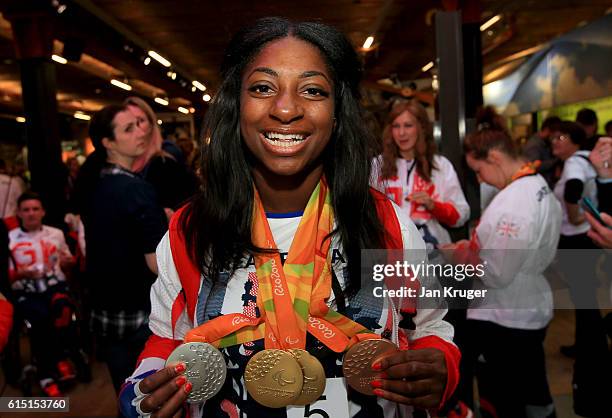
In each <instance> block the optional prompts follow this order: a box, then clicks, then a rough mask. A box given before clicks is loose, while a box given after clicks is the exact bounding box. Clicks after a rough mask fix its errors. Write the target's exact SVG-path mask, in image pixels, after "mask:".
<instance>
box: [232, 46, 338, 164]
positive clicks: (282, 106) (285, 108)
mask: <svg viewBox="0 0 612 418" xmlns="http://www.w3.org/2000/svg"><path fill="white" fill-rule="evenodd" d="M333 127H334V95H333V84H332V78H331V76H330V74H329V71H328V70H327V66H326V63H325V60H324V59H323V57H322V56H321V53H320V52H319V50H318V49H317V48H316V47H314V46H313V45H311V44H309V43H307V42H305V41H302V40H299V39H296V38H293V37H286V38H282V39H279V40H276V41H273V42H271V43H270V44H268V45H267V46H266V47H265V48H263V49H262V50H261V52H260V53H259V54H258V55H257V56H256V57H255V59H254V60H253V61H252V62H251V63H250V64H249V65H248V66H247V68H246V69H245V71H244V74H243V76H242V87H241V93H240V132H241V134H242V138H243V141H244V143H245V144H246V146H247V148H248V149H249V150H250V151H251V153H252V154H253V155H254V157H255V159H256V160H257V163H256V165H255V167H254V169H255V170H260V172H261V169H262V168H263V169H265V171H267V172H269V173H273V174H275V175H280V176H291V175H295V174H306V170H307V171H308V172H309V171H311V170H312V168H314V167H317V166H320V165H321V163H320V162H319V156H320V155H321V153H322V152H323V150H324V149H325V147H326V146H327V144H328V143H329V140H330V138H331V134H332V130H333Z"/></svg>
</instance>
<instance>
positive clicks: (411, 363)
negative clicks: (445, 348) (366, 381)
mask: <svg viewBox="0 0 612 418" xmlns="http://www.w3.org/2000/svg"><path fill="white" fill-rule="evenodd" d="M372 369H373V370H375V371H379V372H380V373H381V378H380V379H379V380H374V381H372V383H371V385H372V387H373V388H374V393H375V394H376V395H377V396H380V397H381V398H385V399H388V400H390V401H393V402H399V403H403V404H407V405H413V406H415V407H417V408H423V409H432V408H437V407H438V406H439V405H440V402H442V396H443V395H444V389H445V388H446V378H447V373H448V372H447V369H446V360H445V358H444V353H442V351H440V350H436V349H434V348H424V349H419V350H405V351H397V352H396V353H394V354H390V355H388V356H385V357H384V358H383V359H381V360H379V361H378V362H376V363H374V364H373V365H372Z"/></svg>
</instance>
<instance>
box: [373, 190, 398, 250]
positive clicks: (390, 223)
mask: <svg viewBox="0 0 612 418" xmlns="http://www.w3.org/2000/svg"><path fill="white" fill-rule="evenodd" d="M370 193H371V194H372V197H373V198H374V204H375V205H376V213H377V214H378V219H379V220H380V222H381V223H382V226H383V228H384V230H385V237H384V239H385V248H387V249H394V250H400V249H403V248H404V241H403V239H402V229H401V228H400V224H399V221H398V220H397V215H396V214H395V209H394V208H393V204H392V203H391V200H389V198H388V197H387V196H385V195H384V194H382V193H381V192H379V191H378V190H376V189H374V188H370Z"/></svg>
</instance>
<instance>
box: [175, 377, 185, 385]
mask: <svg viewBox="0 0 612 418" xmlns="http://www.w3.org/2000/svg"><path fill="white" fill-rule="evenodd" d="M186 381H187V378H186V377H185V376H179V377H177V378H176V380H175V381H174V383H176V386H178V387H181V386H183V385H184V384H185V382H186Z"/></svg>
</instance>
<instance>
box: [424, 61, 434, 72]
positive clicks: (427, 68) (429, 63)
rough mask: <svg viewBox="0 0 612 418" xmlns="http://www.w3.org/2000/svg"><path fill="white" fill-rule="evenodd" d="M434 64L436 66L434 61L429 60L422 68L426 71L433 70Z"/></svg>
mask: <svg viewBox="0 0 612 418" xmlns="http://www.w3.org/2000/svg"><path fill="white" fill-rule="evenodd" d="M433 66H434V63H433V61H429V62H428V63H427V64H425V65H424V66H423V68H421V70H422V71H423V72H424V73H425V72H427V71H429V70H431V69H432V68H433Z"/></svg>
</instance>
